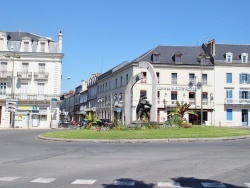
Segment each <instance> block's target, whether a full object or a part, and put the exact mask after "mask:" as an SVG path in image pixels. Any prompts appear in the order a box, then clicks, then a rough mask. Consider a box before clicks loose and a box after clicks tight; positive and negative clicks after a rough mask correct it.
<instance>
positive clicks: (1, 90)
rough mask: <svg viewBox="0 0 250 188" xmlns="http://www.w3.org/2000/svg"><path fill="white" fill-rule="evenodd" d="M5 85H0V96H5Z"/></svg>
mask: <svg viewBox="0 0 250 188" xmlns="http://www.w3.org/2000/svg"><path fill="white" fill-rule="evenodd" d="M6 85H7V84H6V83H0V94H1V95H2V94H6Z"/></svg>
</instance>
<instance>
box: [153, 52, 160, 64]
mask: <svg viewBox="0 0 250 188" xmlns="http://www.w3.org/2000/svg"><path fill="white" fill-rule="evenodd" d="M153 62H154V63H159V62H160V55H157V54H154V55H153Z"/></svg>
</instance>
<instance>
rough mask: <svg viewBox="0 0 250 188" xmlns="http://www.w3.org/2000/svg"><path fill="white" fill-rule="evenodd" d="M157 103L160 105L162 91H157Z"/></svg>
mask: <svg viewBox="0 0 250 188" xmlns="http://www.w3.org/2000/svg"><path fill="white" fill-rule="evenodd" d="M157 103H158V104H160V91H157Z"/></svg>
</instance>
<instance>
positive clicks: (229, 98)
mask: <svg viewBox="0 0 250 188" xmlns="http://www.w3.org/2000/svg"><path fill="white" fill-rule="evenodd" d="M232 99H233V90H232V89H227V90H226V100H227V104H232V103H233V100H232Z"/></svg>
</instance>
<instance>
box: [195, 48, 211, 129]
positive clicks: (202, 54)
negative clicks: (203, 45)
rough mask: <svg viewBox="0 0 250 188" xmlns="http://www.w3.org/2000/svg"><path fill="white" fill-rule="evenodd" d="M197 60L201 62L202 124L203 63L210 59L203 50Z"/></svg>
mask: <svg viewBox="0 0 250 188" xmlns="http://www.w3.org/2000/svg"><path fill="white" fill-rule="evenodd" d="M196 59H197V61H198V62H199V63H200V71H201V80H200V83H201V125H203V79H202V76H203V63H206V60H207V59H210V57H209V56H207V54H206V53H204V52H202V53H200V54H199V55H198V56H197V57H196Z"/></svg>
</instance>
